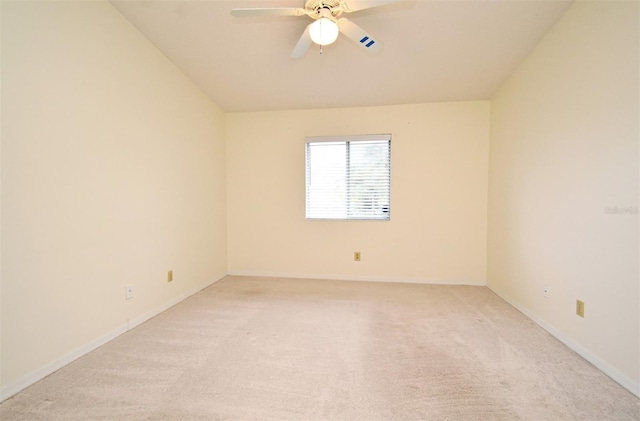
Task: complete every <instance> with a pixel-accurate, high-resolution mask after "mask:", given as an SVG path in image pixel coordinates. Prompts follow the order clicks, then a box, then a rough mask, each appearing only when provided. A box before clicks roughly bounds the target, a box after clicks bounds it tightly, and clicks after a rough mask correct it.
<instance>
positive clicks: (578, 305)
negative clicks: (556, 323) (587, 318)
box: [576, 300, 584, 317]
mask: <svg viewBox="0 0 640 421" xmlns="http://www.w3.org/2000/svg"><path fill="white" fill-rule="evenodd" d="M576 314H577V315H578V316H580V317H584V301H580V300H576Z"/></svg>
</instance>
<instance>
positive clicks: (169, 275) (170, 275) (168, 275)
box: [167, 270, 173, 282]
mask: <svg viewBox="0 0 640 421" xmlns="http://www.w3.org/2000/svg"><path fill="white" fill-rule="evenodd" d="M171 281H173V271H172V270H170V271H169V272H167V282H171Z"/></svg>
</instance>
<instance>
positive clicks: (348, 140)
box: [305, 133, 391, 221]
mask: <svg viewBox="0 0 640 421" xmlns="http://www.w3.org/2000/svg"><path fill="white" fill-rule="evenodd" d="M373 141H379V142H386V143H387V145H388V157H387V161H386V173H385V174H383V183H384V182H386V183H387V185H386V187H383V188H386V194H387V195H388V196H387V197H386V198H387V199H388V203H386V206H383V207H382V208H380V209H384V208H385V207H386V210H382V211H381V212H380V213H378V214H373V215H365V213H366V211H362V212H361V213H359V214H358V212H357V211H353V208H352V205H353V204H354V202H353V201H352V197H351V196H350V193H349V191H350V190H349V188H350V183H349V180H350V176H351V170H352V168H353V166H352V165H351V162H350V156H351V153H352V152H351V149H352V148H351V145H352V144H354V143H355V144H357V143H358V142H363V143H366V142H373ZM323 142H331V143H335V144H336V146H338V145H339V144H341V143H342V144H345V146H346V148H345V152H346V158H345V161H346V162H345V164H344V165H345V180H344V183H345V188H346V192H345V193H344V194H345V195H346V196H345V198H344V200H345V208H344V211H343V212H342V213H341V214H340V215H335V214H331V211H330V210H327V212H326V213H324V214H322V213H321V212H322V209H318V208H317V207H315V208H313V205H310V202H311V201H312V199H310V196H311V194H312V193H310V190H311V189H312V183H311V181H310V179H311V175H310V174H311V173H312V171H311V169H310V165H311V159H310V157H309V155H310V150H311V149H310V148H312V147H313V145H314V144H316V145H317V144H319V143H323ZM317 146H320V145H317ZM377 174H378V175H379V174H380V173H379V172H378V173H377ZM385 177H386V179H385ZM383 198H384V192H383ZM338 202H340V200H338ZM350 212H354V214H350ZM305 219H306V220H331V221H389V220H391V134H389V133H385V134H377V135H351V136H313V137H307V138H306V139H305Z"/></svg>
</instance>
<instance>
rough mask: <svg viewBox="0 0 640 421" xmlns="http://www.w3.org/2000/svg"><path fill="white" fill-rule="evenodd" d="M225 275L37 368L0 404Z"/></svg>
mask: <svg viewBox="0 0 640 421" xmlns="http://www.w3.org/2000/svg"><path fill="white" fill-rule="evenodd" d="M225 276H226V275H221V276H219V277H217V278H214V279H213V280H210V281H207V282H204V283H203V284H201V285H199V286H197V287H195V288H192V289H190V290H188V291H186V292H184V293H182V294H180V295H179V296H177V297H175V298H173V299H171V300H170V301H168V302H167V303H165V304H163V305H161V306H159V307H157V308H155V309H154V310H152V311H149V312H147V313H145V314H143V315H141V316H139V317H136V318H135V319H132V320H127V323H126V324H124V325H122V326H119V327H117V328H116V329H114V330H112V331H111V332H109V333H107V334H105V335H103V336H101V337H99V338H97V339H95V340H93V341H91V342H89V343H87V344H85V345H83V346H81V347H80V348H78V349H76V350H74V351H72V352H70V353H68V354H67V355H64V356H62V357H60V358H58V359H57V360H55V361H53V362H51V363H49V364H47V365H45V366H43V367H40V368H38V369H37V370H34V371H32V372H31V373H29V374H28V375H26V376H25V377H23V378H22V379H20V380H18V381H16V382H14V383H11V384H8V385H6V386H3V387H2V388H1V389H0V402H2V401H4V400H6V399H9V398H10V397H12V396H13V395H15V394H16V393H18V392H20V391H21V390H24V389H26V388H27V387H29V386H31V385H32V384H34V383H37V382H38V381H40V380H42V379H44V378H45V377H47V376H48V375H50V374H52V373H54V372H56V371H58V370H60V369H61V368H62V367H64V366H66V365H67V364H70V363H72V362H73V361H75V360H77V359H78V358H80V357H82V356H83V355H86V354H88V353H89V352H91V351H93V350H94V349H96V348H98V347H100V346H102V345H104V344H106V343H107V342H109V341H112V340H114V339H115V338H117V337H118V336H120V335H122V334H123V333H126V332H127V331H129V330H131V329H133V328H135V327H136V326H139V325H141V324H142V323H144V322H146V321H147V320H149V319H151V318H152V317H155V316H157V315H158V314H160V313H162V312H163V311H166V310H167V309H169V308H171V307H173V306H174V305H176V304H178V303H179V302H180V301H183V300H185V299H186V298H189V297H190V296H192V295H193V294H195V293H197V292H199V291H201V290H203V289H205V288H206V287H208V286H210V285H212V284H213V283H215V282H217V281H219V280H220V279H222V278H224V277H225Z"/></svg>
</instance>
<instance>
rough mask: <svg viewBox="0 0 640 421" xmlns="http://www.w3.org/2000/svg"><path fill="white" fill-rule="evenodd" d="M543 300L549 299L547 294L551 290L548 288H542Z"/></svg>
mask: <svg viewBox="0 0 640 421" xmlns="http://www.w3.org/2000/svg"><path fill="white" fill-rule="evenodd" d="M543 293H544V298H549V294H550V293H551V290H550V289H549V287H544V292H543Z"/></svg>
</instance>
